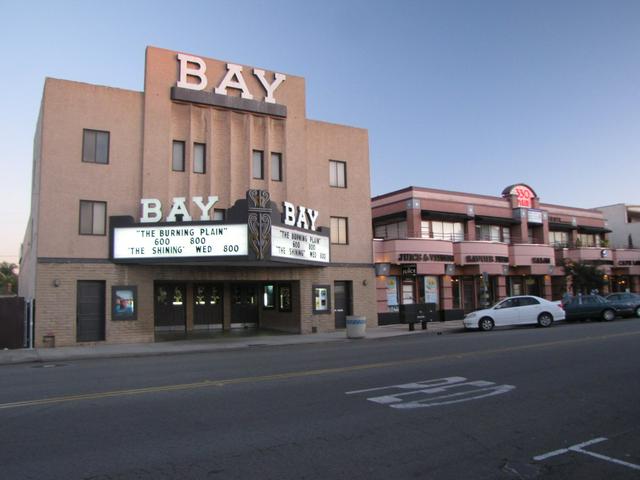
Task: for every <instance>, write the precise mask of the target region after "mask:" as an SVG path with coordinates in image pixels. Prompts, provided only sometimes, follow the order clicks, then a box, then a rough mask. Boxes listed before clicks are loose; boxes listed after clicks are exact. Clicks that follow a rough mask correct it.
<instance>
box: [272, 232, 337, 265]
mask: <svg viewBox="0 0 640 480" xmlns="http://www.w3.org/2000/svg"><path fill="white" fill-rule="evenodd" d="M271 256H272V257H280V258H287V259H292V260H307V261H309V262H324V263H327V262H329V261H330V259H329V237H322V236H320V235H314V234H312V233H307V232H300V231H298V230H292V229H290V228H282V227H276V226H273V227H271Z"/></svg>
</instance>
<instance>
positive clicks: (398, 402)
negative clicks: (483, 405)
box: [345, 377, 516, 410]
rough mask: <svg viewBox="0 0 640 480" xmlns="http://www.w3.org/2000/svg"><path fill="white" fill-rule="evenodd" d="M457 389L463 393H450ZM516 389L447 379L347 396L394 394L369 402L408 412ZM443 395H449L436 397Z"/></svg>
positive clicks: (487, 383) (374, 389)
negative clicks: (375, 393)
mask: <svg viewBox="0 0 640 480" xmlns="http://www.w3.org/2000/svg"><path fill="white" fill-rule="evenodd" d="M470 387H473V388H470ZM454 388H456V389H460V390H461V391H456V392H454V393H450V392H449V390H451V389H454ZM514 388H516V387H514V386H513V385H496V384H495V383H494V382H488V381H486V380H476V381H472V382H468V381H467V379H466V378H464V377H445V378H436V379H432V380H423V381H420V382H411V383H402V384H399V385H389V386H386V387H375V388H366V389H363V390H353V391H351V392H345V393H346V395H353V394H358V393H370V392H378V391H381V390H388V391H389V390H390V392H389V393H388V394H387V395H381V396H377V397H369V398H367V400H368V401H370V402H374V403H379V404H381V405H388V406H389V407H391V408H397V409H402V410H406V409H413V408H426V407H435V406H440V405H449V404H452V403H460V402H467V401H469V400H477V399H480V398H485V397H490V396H492V395H499V394H502V393H507V392H509V391H511V390H513V389H514ZM398 390H399V391H398ZM441 393H445V394H444V395H435V394H441Z"/></svg>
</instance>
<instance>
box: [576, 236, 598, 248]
mask: <svg viewBox="0 0 640 480" xmlns="http://www.w3.org/2000/svg"><path fill="white" fill-rule="evenodd" d="M576 246H578V247H600V246H602V239H601V238H600V235H598V234H597V233H578V242H577V245H576Z"/></svg>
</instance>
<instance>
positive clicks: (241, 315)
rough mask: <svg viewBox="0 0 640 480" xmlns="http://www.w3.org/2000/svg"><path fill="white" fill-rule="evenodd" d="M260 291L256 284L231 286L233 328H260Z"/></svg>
mask: <svg viewBox="0 0 640 480" xmlns="http://www.w3.org/2000/svg"><path fill="white" fill-rule="evenodd" d="M258 291H259V288H258V286H257V285H255V284H240V283H238V284H232V285H231V328H252V327H257V326H258Z"/></svg>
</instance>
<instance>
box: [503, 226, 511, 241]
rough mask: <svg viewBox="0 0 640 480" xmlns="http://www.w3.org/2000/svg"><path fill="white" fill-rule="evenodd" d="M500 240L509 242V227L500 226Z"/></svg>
mask: <svg viewBox="0 0 640 480" xmlns="http://www.w3.org/2000/svg"><path fill="white" fill-rule="evenodd" d="M502 241H503V242H504V243H511V229H510V228H509V227H502Z"/></svg>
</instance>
